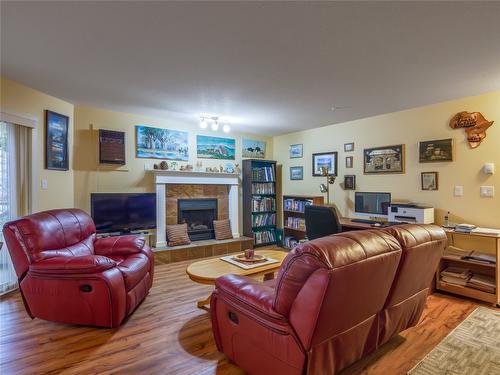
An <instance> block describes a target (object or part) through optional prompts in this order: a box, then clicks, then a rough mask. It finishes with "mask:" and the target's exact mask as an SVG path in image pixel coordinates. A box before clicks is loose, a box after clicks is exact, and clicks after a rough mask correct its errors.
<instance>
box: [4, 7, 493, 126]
mask: <svg viewBox="0 0 500 375" xmlns="http://www.w3.org/2000/svg"><path fill="white" fill-rule="evenodd" d="M1 13H2V14H1V53H2V54H1V68H2V74H3V75H4V76H6V77H8V78H11V79H14V80H16V81H19V82H22V83H24V84H26V85H28V86H31V87H33V88H36V89H38V90H41V91H44V92H47V93H49V94H51V95H54V96H57V97H60V98H63V99H65V100H68V101H70V102H73V103H76V104H83V105H91V106H96V107H101V108H109V109H113V110H119V111H125V112H132V113H140V114H145V115H149V116H154V117H162V118H166V119H167V118H175V119H176V120H183V121H191V122H197V120H198V116H199V115H200V114H201V113H208V114H216V115H221V116H230V117H232V118H233V128H236V129H237V130H240V131H247V132H251V133H260V134H270V135H271V134H272V135H275V134H283V133H287V132H291V131H295V130H299V129H307V128H313V127H318V126H323V125H328V124H333V123H338V122H344V121H347V120H353V119H358V118H363V117H368V116H372V115H377V114H382V113H387V112H393V111H398V110H402V109H406V108H412V107H416V106H421V105H426V104H431V103H436V102H440V101H445V100H450V99H454V98H460V97H465V96H469V95H476V94H481V93H485V92H490V91H496V90H500V21H499V19H500V3H495V2H490V3H478V2H471V3H450V2H445V3H432V2H420V3H412V2H396V3H391V2H383V3H378V2H368V3H360V2H347V3H333V2H322V3H314V2H301V3H299V2H294V3H289V2H274V3H273V2H254V3H246V2H232V3H228V2H223V3H214V2H200V3H195V2H184V3H172V2H170V3H167V2H147V3H144V2H142V3H140V2H122V3H118V2H106V3H104V2H92V3H91V2H66V3H61V2H53V3H45V2H41V1H37V2H34V3H27V2H12V3H9V2H5V1H3V2H2V3H1ZM332 106H337V107H347V108H342V109H338V110H335V111H332V110H331V107H332ZM166 125H168V121H166ZM401 125H402V126H404V124H401Z"/></svg>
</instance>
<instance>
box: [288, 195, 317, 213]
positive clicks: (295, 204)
mask: <svg viewBox="0 0 500 375" xmlns="http://www.w3.org/2000/svg"><path fill="white" fill-rule="evenodd" d="M312 204H313V200H312V199H294V198H287V199H285V200H284V201H283V206H284V209H285V210H286V211H296V212H304V211H305V208H306V206H309V205H312Z"/></svg>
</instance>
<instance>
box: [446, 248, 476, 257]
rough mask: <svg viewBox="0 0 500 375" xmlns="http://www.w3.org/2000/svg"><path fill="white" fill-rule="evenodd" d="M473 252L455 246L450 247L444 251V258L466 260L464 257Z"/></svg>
mask: <svg viewBox="0 0 500 375" xmlns="http://www.w3.org/2000/svg"><path fill="white" fill-rule="evenodd" d="M471 254H472V250H465V249H460V248H459V247H455V246H448V247H447V248H446V249H444V252H443V256H445V257H447V258H453V259H457V260H461V259H464V257H466V256H468V255H471Z"/></svg>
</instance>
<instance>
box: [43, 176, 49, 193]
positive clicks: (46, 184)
mask: <svg viewBox="0 0 500 375" xmlns="http://www.w3.org/2000/svg"><path fill="white" fill-rule="evenodd" d="M48 188H49V183H48V182H47V179H46V178H42V190H47V189H48Z"/></svg>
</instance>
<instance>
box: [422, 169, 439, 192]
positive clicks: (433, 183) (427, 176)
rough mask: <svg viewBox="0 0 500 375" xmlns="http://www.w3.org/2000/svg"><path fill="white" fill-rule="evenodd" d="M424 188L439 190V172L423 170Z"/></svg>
mask: <svg viewBox="0 0 500 375" xmlns="http://www.w3.org/2000/svg"><path fill="white" fill-rule="evenodd" d="M421 179H422V181H421V182H422V190H438V172H422V176H421Z"/></svg>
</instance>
